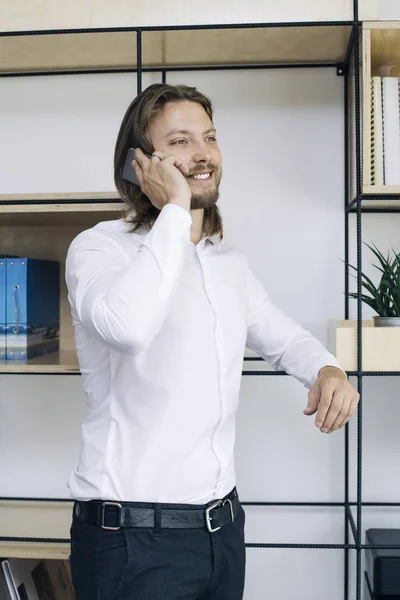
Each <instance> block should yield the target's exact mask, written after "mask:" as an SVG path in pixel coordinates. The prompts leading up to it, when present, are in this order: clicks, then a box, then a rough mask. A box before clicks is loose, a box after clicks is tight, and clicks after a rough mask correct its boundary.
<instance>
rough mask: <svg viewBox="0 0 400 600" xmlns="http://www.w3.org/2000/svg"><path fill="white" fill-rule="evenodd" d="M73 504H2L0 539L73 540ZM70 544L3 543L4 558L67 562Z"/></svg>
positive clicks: (14, 502) (15, 502)
mask: <svg viewBox="0 0 400 600" xmlns="http://www.w3.org/2000/svg"><path fill="white" fill-rule="evenodd" d="M72 505H73V502H72V501H71V502H56V501H55V502H37V501H12V500H8V501H0V514H1V519H0V537H16V538H42V539H46V538H47V539H65V540H69V538H70V533H69V530H70V526H71V522H72ZM69 554H70V544H69V542H65V543H53V542H29V541H28V542H25V541H24V542H8V541H7V542H4V541H0V556H7V557H10V558H11V557H18V558H43V559H44V558H53V559H65V560H67V559H68V557H69Z"/></svg>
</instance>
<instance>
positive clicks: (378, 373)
mask: <svg viewBox="0 0 400 600" xmlns="http://www.w3.org/2000/svg"><path fill="white" fill-rule="evenodd" d="M346 373H347V375H348V376H349V377H398V376H399V375H400V371H362V372H360V373H358V372H357V371H346ZM23 374H24V375H30V376H34V375H42V376H43V375H45V376H46V377H49V376H51V375H63V376H68V377H71V376H75V377H77V376H79V375H80V374H81V373H80V372H79V371H73V372H66V373H46V372H40V373H33V372H32V373H23ZM2 375H21V372H19V371H0V377H1V376H2ZM246 375H247V376H248V377H249V376H250V377H256V376H257V375H261V376H264V377H266V376H269V375H271V376H274V375H280V376H284V375H286V376H287V377H290V375H288V373H285V372H284V371H242V376H246Z"/></svg>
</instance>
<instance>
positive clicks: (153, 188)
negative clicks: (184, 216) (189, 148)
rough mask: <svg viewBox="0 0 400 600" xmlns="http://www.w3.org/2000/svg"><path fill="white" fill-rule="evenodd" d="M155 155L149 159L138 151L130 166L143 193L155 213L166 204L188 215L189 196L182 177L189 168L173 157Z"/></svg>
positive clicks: (189, 191) (186, 183)
mask: <svg viewBox="0 0 400 600" xmlns="http://www.w3.org/2000/svg"><path fill="white" fill-rule="evenodd" d="M154 154H155V155H157V156H154V155H153V156H152V157H151V158H149V157H148V156H146V154H144V152H142V150H140V148H137V149H136V150H135V160H134V161H133V163H132V166H133V168H134V170H135V173H136V176H137V178H138V181H139V183H140V187H141V189H142V191H143V193H144V194H146V196H147V197H148V198H149V199H150V201H151V203H152V204H153V205H154V206H155V207H156V208H158V210H161V209H162V208H163V207H164V206H165V205H166V204H176V205H177V206H181V207H182V208H184V209H186V210H187V211H190V201H191V196H192V192H191V190H190V187H189V184H188V182H187V179H186V177H185V175H186V174H187V173H189V168H188V167H187V165H186V164H185V163H184V162H183V161H182V160H180V159H179V158H176V156H167V155H166V154H163V153H162V152H157V150H155V151H154Z"/></svg>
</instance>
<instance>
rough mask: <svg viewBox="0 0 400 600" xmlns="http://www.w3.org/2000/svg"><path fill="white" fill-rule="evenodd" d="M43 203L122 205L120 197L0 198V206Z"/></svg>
mask: <svg viewBox="0 0 400 600" xmlns="http://www.w3.org/2000/svg"><path fill="white" fill-rule="evenodd" d="M25 204H26V205H29V206H36V205H43V204H65V205H68V204H121V206H123V202H121V199H120V198H101V199H96V198H93V199H87V200H86V199H85V198H73V199H70V200H68V199H61V200H58V199H57V198H54V199H50V200H0V206H19V205H25ZM0 217H1V213H0Z"/></svg>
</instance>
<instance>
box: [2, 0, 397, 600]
mask: <svg viewBox="0 0 400 600" xmlns="http://www.w3.org/2000/svg"><path fill="white" fill-rule="evenodd" d="M353 5H354V19H353V21H337V22H306V23H252V24H240V25H238V24H230V25H229V24H227V25H197V26H195V25H193V26H189V25H187V26H184V25H183V26H175V27H173V26H170V27H136V28H135V27H127V28H101V29H100V28H99V29H80V30H76V29H75V30H73V29H71V30H58V31H52V30H46V31H29V32H23V31H22V32H3V33H2V32H0V37H3V36H25V35H49V34H54V33H58V34H69V33H82V34H85V33H96V32H98V33H106V32H117V31H131V32H133V33H136V34H137V68H136V69H101V70H99V69H97V70H94V69H92V70H88V69H86V70H80V71H71V70H63V71H51V72H34V73H2V74H0V77H26V76H38V75H39V76H43V75H47V76H50V75H68V74H74V75H75V74H91V73H122V72H137V91H138V93H140V92H141V90H142V74H143V73H145V72H158V73H161V75H162V80H163V81H164V82H165V81H166V75H167V73H168V72H173V71H197V70H198V71H203V70H204V71H214V70H244V69H252V70H254V69H277V68H279V69H283V68H290V69H294V68H329V67H330V68H332V67H334V68H336V69H337V74H338V75H339V76H344V77H345V85H344V107H345V129H344V138H345V185H344V197H345V199H344V217H345V222H344V226H345V282H344V285H345V307H344V313H345V319H348V318H349V268H348V265H347V263H348V258H349V214H350V213H355V214H356V236H357V268H358V276H357V295H358V299H357V348H358V362H357V370H356V371H348V372H347V374H348V375H349V376H354V377H357V389H358V391H359V393H360V403H359V406H358V412H357V500H356V501H355V502H353V501H350V494H349V426H348V425H346V427H345V432H344V444H345V465H344V468H345V469H344V471H345V491H344V501H343V502H243V504H244V505H245V506H280V507H294V506H297V507H300V506H301V507H339V508H343V509H344V511H343V512H344V523H345V531H344V543H343V544H279V543H274V544H272V543H270V544H253V543H247V544H246V547H247V548H270V549H271V548H287V549H336V550H344V600H349V551H350V550H355V551H356V554H357V573H356V599H357V600H361V585H362V579H363V577H362V572H361V553H362V551H363V550H367V549H378V548H379V549H384V548H385V549H390V548H393V549H394V548H399V547H400V546H393V545H391V546H389V545H385V546H383V545H368V544H362V541H361V536H362V509H363V507H372V506H373V507H389V506H390V507H399V506H400V502H363V499H362V449H363V443H362V424H363V419H362V411H363V378H364V377H366V376H375V377H376V376H379V377H381V376H393V375H395V376H398V375H400V372H367V371H363V370H362V301H361V290H362V286H361V281H362V280H361V270H362V213H363V212H365V213H380V212H385V213H388V212H393V213H397V212H400V207H399V208H397V207H393V208H391V209H379V208H368V207H366V208H364V207H363V199H364V198H365V196H364V194H363V191H362V166H361V144H362V136H361V77H360V72H359V69H358V68H356V69H355V103H356V106H355V129H356V198H355V199H354V200H353V202H351V203H349V132H350V126H352V124H351V123H350V116H349V81H350V74H349V64H350V59H351V56H352V53H353V52H354V57H355V65H359V64H360V63H359V59H360V41H359V35H357V34H358V32H359V28H360V26H361V25H362V22H360V21H359V18H358V0H353ZM335 25H336V26H337V25H348V26H351V27H352V32H351V37H350V41H349V47H348V51H347V55H346V59H345V62H344V63H338V64H336V63H304V64H259V65H243V64H241V65H215V66H191V67H190V66H188V67H184V66H182V67H155V68H146V67H143V65H142V33H143V32H147V31H179V30H205V29H238V28H275V27H314V26H319V27H320V26H326V27H331V26H335ZM368 198H370V199H376V200H384V199H393V196H384V195H375V196H371V195H368ZM59 202H60V203H79V200H73V201H71V200H65V201H59ZM88 202H91V201H90V200H89V201H88V200H85V203H88ZM92 202H95V203H96V202H97V203H102V202H116V203H118V202H119V200H115V199H109V200H101V201H98V200H93V201H92ZM23 203H24V201H16V200H5V201H2V202H0V205H1V204H23ZM25 203H26V202H25ZM34 203H36V204H47V203H51V200H50V201H47V200H39V201H35V202H34ZM245 360H251V361H253V360H262V359H253V358H247V359H245ZM2 374H4V375H6V374H13V373H11V372H10V373H2ZM41 374H42V375H43V373H41ZM77 374H79V373H77ZM242 374H243V376H279V375H286V373H285V372H282V371H278V372H275V371H243V372H242ZM47 375H58V374H57V373H48V374H47ZM0 500H14V501H27V500H34V501H38V500H39V501H47V502H60V501H61V502H71V500H70V499H54V498H10V497H4V498H0ZM352 507H356V522H355V520H354V517H353V514H352V511H351V509H352ZM350 532H351V534H352V536H353V539H354V543H350ZM0 541H20V542H43V543H46V542H55V543H61V542H69V540H66V539H54V538H52V539H49V538H16V537H11V538H10V537H0ZM365 580H366V586H367V590H368V591H369V594H370V597H371V598H372V597H373V593H372V589H371V586H370V583H369V580H368V576H367V574H366V573H365Z"/></svg>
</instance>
